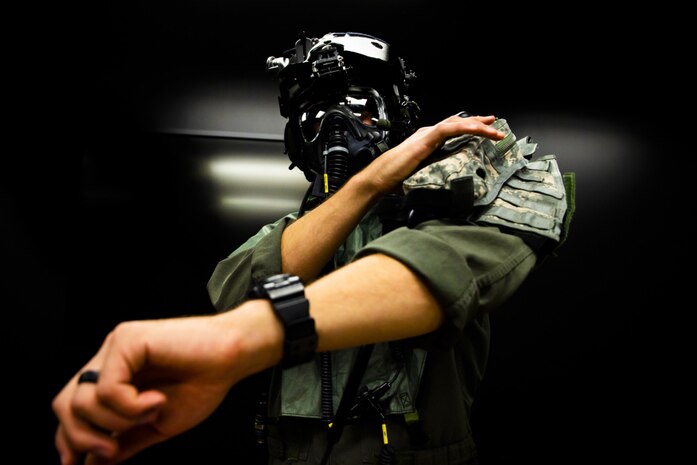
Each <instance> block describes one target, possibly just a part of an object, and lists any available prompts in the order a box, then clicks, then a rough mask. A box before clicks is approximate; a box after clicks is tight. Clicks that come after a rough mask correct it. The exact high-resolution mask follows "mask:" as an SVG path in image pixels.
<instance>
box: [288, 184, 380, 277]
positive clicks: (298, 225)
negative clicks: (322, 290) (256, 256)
mask: <svg viewBox="0 0 697 465" xmlns="http://www.w3.org/2000/svg"><path fill="white" fill-rule="evenodd" d="M366 179H367V178H366V176H365V175H364V174H361V173H359V174H358V175H356V176H353V177H352V178H350V179H349V180H348V181H347V182H346V184H345V185H344V186H343V187H342V188H341V189H339V191H338V192H336V193H335V194H333V195H332V196H331V197H330V198H329V199H327V200H326V201H325V202H324V203H323V204H322V205H320V206H319V207H317V208H315V209H314V210H312V211H310V212H308V213H307V214H305V215H304V216H303V217H301V218H299V219H298V220H297V221H295V222H294V223H293V224H291V225H290V226H288V227H287V228H286V229H285V230H284V231H283V236H282V239H281V263H282V269H283V272H284V273H291V274H295V275H298V276H300V278H302V279H303V281H305V282H306V283H309V282H311V281H312V280H314V279H315V278H316V277H317V276H318V275H319V274H320V272H321V271H322V268H324V266H325V265H326V264H327V262H328V261H329V260H330V259H331V258H332V256H333V255H334V252H336V250H337V249H338V248H339V246H340V245H341V244H342V243H343V242H344V240H346V238H347V237H348V235H349V234H350V233H351V231H352V230H353V229H354V228H355V227H356V225H357V224H358V223H359V222H360V220H361V218H363V216H364V215H365V214H366V213H367V212H368V210H369V209H370V207H371V206H372V205H373V204H374V203H375V201H376V200H377V199H378V197H379V194H378V193H377V191H376V189H374V187H373V186H372V185H371V183H370V182H367V181H366Z"/></svg>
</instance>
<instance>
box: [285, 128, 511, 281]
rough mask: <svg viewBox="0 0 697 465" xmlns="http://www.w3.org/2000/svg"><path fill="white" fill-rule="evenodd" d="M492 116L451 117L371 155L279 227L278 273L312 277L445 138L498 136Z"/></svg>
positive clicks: (310, 278) (306, 277)
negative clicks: (320, 201)
mask: <svg viewBox="0 0 697 465" xmlns="http://www.w3.org/2000/svg"><path fill="white" fill-rule="evenodd" d="M494 120H495V117H493V116H472V117H467V118H462V117H460V116H451V117H450V118H448V119H446V120H443V121H441V122H440V123H438V124H436V125H434V126H429V127H424V128H421V129H419V130H418V131H416V132H415V133H414V134H413V135H412V136H411V137H409V138H407V139H406V140H405V141H404V142H402V143H401V144H400V145H398V146H397V147H394V148H393V149H391V150H388V151H387V152H385V153H384V154H383V155H381V156H380V157H378V158H376V159H375V160H374V161H373V162H372V163H371V164H370V165H368V166H367V167H366V168H365V169H363V170H362V171H360V172H359V173H358V174H356V175H355V176H353V177H352V178H350V179H349V180H348V181H347V182H346V184H345V185H344V186H343V187H342V188H341V189H339V191H338V192H337V193H335V194H334V195H333V196H332V197H330V198H329V199H328V200H327V201H325V202H324V203H323V204H322V205H320V206H319V207H317V208H316V209H314V210H312V211H311V212H309V213H308V214H306V215H305V216H303V217H302V218H300V219H299V220H298V221H296V222H294V223H293V224H291V225H290V226H288V227H287V228H286V229H285V231H284V232H283V237H282V241H281V262H282V269H283V271H284V272H285V273H291V274H296V275H298V276H300V277H301V278H302V279H303V280H304V281H305V282H310V281H312V280H313V279H315V278H316V277H317V276H318V275H319V273H320V272H321V270H322V268H323V267H324V266H325V265H326V263H327V262H328V261H329V260H330V258H331V257H332V255H334V252H336V250H337V249H338V247H339V246H340V245H341V244H342V243H343V242H344V240H345V239H346V237H347V236H348V235H349V233H350V232H351V231H352V230H353V228H355V227H356V225H357V224H358V222H359V221H360V220H361V218H362V217H363V215H365V213H366V212H367V211H368V210H369V209H370V207H371V206H373V205H374V204H375V202H376V201H377V200H379V199H380V198H381V197H382V196H384V195H385V194H387V193H390V192H393V191H395V190H396V189H398V188H399V187H400V185H401V183H402V181H403V180H404V179H406V178H407V177H409V175H411V174H412V173H413V172H414V170H415V169H416V168H417V167H418V166H419V164H420V163H421V162H422V161H423V160H425V159H426V158H427V157H428V156H429V155H430V154H431V153H432V152H433V151H434V150H435V149H437V148H438V147H440V146H441V145H442V144H443V143H444V142H445V141H446V140H447V139H448V138H450V137H454V136H458V135H461V134H473V135H478V136H484V137H489V138H492V139H501V138H503V136H504V134H503V133H502V132H500V131H498V130H496V129H495V128H493V127H491V126H490V124H491V123H493V122H494Z"/></svg>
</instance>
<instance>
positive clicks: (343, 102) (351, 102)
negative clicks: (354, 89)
mask: <svg viewBox="0 0 697 465" xmlns="http://www.w3.org/2000/svg"><path fill="white" fill-rule="evenodd" d="M336 105H339V106H343V107H345V108H347V109H348V110H350V112H351V114H352V115H353V116H354V117H355V118H356V120H357V121H360V122H361V123H362V124H363V125H365V126H366V127H370V128H374V127H375V126H376V125H377V122H378V119H380V118H385V117H386V115H385V110H384V105H383V103H382V99H381V98H380V96H379V95H378V94H377V93H376V92H374V91H373V92H361V93H349V94H348V95H345V96H343V97H342V98H340V99H339V100H333V101H325V102H320V103H317V104H314V105H311V106H309V107H308V108H307V109H306V110H305V111H304V112H303V113H302V114H301V115H300V127H301V128H302V133H303V138H304V139H305V141H306V142H312V141H313V140H314V139H315V138H316V137H317V134H319V131H320V128H321V125H322V120H323V118H324V115H325V114H326V112H327V110H328V109H329V108H330V107H333V106H336Z"/></svg>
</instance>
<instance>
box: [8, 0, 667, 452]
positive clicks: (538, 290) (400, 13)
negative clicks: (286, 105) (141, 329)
mask: <svg viewBox="0 0 697 465" xmlns="http://www.w3.org/2000/svg"><path fill="white" fill-rule="evenodd" d="M133 3H136V2H133ZM142 3H143V2H141V4H134V5H127V4H125V3H123V2H101V3H99V4H97V5H94V4H93V5H90V6H88V7H87V9H86V10H83V11H82V12H81V15H82V16H81V18H82V19H81V20H80V21H76V22H71V23H66V24H75V26H74V27H72V26H71V27H67V26H66V28H65V29H69V30H68V31H65V30H64V32H66V36H67V37H68V38H70V39H74V40H71V41H70V42H69V44H68V45H66V46H65V47H63V46H57V45H56V44H52V43H51V41H50V40H49V41H48V42H44V46H43V47H42V48H41V50H42V53H43V54H42V55H41V56H42V57H43V56H46V59H44V60H42V61H41V65H37V63H36V62H33V64H32V67H31V69H32V70H34V69H37V72H36V73H32V76H33V79H31V80H29V81H28V82H23V83H21V82H20V83H21V84H24V85H25V86H24V87H23V86H19V87H17V88H16V89H22V91H15V93H14V97H15V98H16V100H17V103H18V104H19V106H18V108H20V111H18V112H17V113H16V118H15V122H16V123H17V124H18V125H19V127H20V128H21V129H22V131H21V132H18V133H15V134H13V136H14V139H19V141H20V143H21V149H19V150H14V151H13V155H12V156H11V159H10V162H9V163H8V164H6V165H5V166H6V169H5V170H3V173H2V174H3V185H2V188H3V190H4V195H3V197H2V199H1V200H2V203H0V208H2V214H3V272H4V274H6V275H8V276H10V277H11V279H6V280H3V287H2V291H3V294H5V296H6V302H9V303H10V304H9V305H7V307H6V310H5V312H6V313H7V314H8V316H10V318H8V320H7V325H6V326H5V328H6V331H7V333H6V335H5V336H6V337H4V338H3V344H4V352H5V353H6V354H7V355H8V357H9V358H10V359H12V360H14V361H16V362H19V363H18V365H19V367H18V368H16V369H15V368H13V369H12V370H10V374H11V376H10V378H11V379H13V380H12V383H13V384H14V386H17V387H18V388H19V389H20V391H21V392H22V393H24V394H31V397H29V396H27V397H21V398H20V399H23V400H21V401H20V402H17V403H15V405H13V406H12V407H16V408H10V410H11V411H14V410H16V411H17V413H18V414H19V416H17V417H16V418H17V419H18V423H17V425H20V426H17V428H16V434H17V437H18V439H23V440H26V439H27V437H28V436H30V437H29V444H30V447H31V449H25V450H29V451H31V454H32V455H34V456H35V455H36V454H40V455H41V457H42V462H43V463H58V460H57V456H56V455H55V454H54V452H53V450H52V436H53V431H54V430H55V426H56V425H55V419H54V417H53V415H52V413H51V410H50V400H51V398H52V397H53V396H54V395H55V394H56V393H57V391H58V390H59V389H60V388H61V387H62V385H63V384H64V383H65V382H66V381H67V380H68V379H69V377H70V376H71V375H72V374H73V373H74V372H75V371H76V370H78V369H79V368H80V366H81V365H82V364H83V363H84V362H85V361H86V360H87V358H88V357H89V356H91V355H92V354H93V353H94V351H95V350H96V349H97V348H98V346H99V344H100V342H101V340H102V338H103V337H104V335H105V334H106V332H107V331H108V330H109V329H110V328H112V327H113V326H114V325H115V324H116V323H117V322H119V321H121V320H124V319H137V318H158V317H166V316H170V315H183V314H195V313H206V312H209V311H211V307H210V303H209V301H208V297H207V294H206V291H205V284H206V282H207V280H208V277H209V276H210V273H211V271H212V269H213V267H214V266H215V264H216V263H217V261H218V260H220V259H222V258H224V257H225V256H226V255H227V254H228V253H230V252H231V251H232V250H233V249H234V248H235V247H236V246H237V245H239V244H240V243H241V242H242V241H243V240H244V239H245V238H246V237H248V236H249V235H250V234H251V232H253V231H254V230H255V229H256V228H257V227H258V226H259V225H261V223H259V224H257V222H255V221H252V220H249V219H244V218H232V219H231V218H230V217H229V216H225V215H224V214H221V212H220V210H219V209H216V208H215V205H217V204H218V202H219V198H218V197H217V195H218V194H217V191H216V189H215V186H214V185H213V181H212V180H211V179H210V177H206V175H205V174H201V171H200V169H199V168H200V166H201V163H202V159H203V160H205V159H206V157H210V156H212V155H214V154H216V153H219V152H221V151H222V152H225V151H226V150H228V151H229V150H230V144H234V141H231V140H230V139H226V138H220V137H217V138H211V137H201V136H195V135H192V133H191V131H189V132H187V131H183V134H182V131H178V132H177V131H172V129H173V128H175V129H177V128H178V129H195V130H203V131H204V132H205V131H208V132H209V133H211V132H212V131H238V132H239V131H242V132H244V131H247V132H248V131H254V130H255V128H257V129H256V130H257V131H259V132H260V133H265V134H267V133H272V132H273V131H275V130H277V129H278V128H279V127H280V128H282V123H283V121H282V119H280V116H279V115H278V113H277V111H276V102H275V100H274V99H275V97H274V95H273V83H272V82H271V81H270V80H269V77H268V76H266V75H265V74H264V73H263V67H264V63H265V60H266V57H267V56H269V55H278V54H280V53H282V52H283V51H284V50H285V49H287V48H290V47H291V46H292V45H293V42H294V40H295V38H296V37H297V34H298V31H300V30H306V31H307V32H308V33H309V34H310V35H319V34H323V33H324V32H328V31H331V30H355V31H361V32H367V33H373V34H375V35H378V36H381V37H383V38H385V39H386V40H387V41H388V42H391V43H392V44H393V45H394V46H396V47H398V49H399V50H401V51H402V55H403V56H405V58H407V63H409V64H410V65H411V66H412V67H413V68H414V70H415V71H416V72H417V75H418V76H419V78H420V83H419V87H418V89H417V98H418V101H419V103H420V104H421V106H422V108H423V110H424V120H425V123H427V124H429V123H434V122H436V121H438V120H439V119H441V118H443V117H445V116H447V115H450V114H454V113H456V112H458V111H460V110H463V109H466V110H468V111H470V112H472V113H479V114H496V115H499V116H503V117H506V118H507V119H508V121H509V123H510V124H511V126H512V128H513V130H514V132H516V133H517V134H518V135H520V136H522V135H530V136H533V138H534V139H536V140H537V141H538V142H539V143H540V151H541V152H545V153H555V154H556V155H557V156H558V159H559V162H560V165H561V167H562V170H565V171H575V172H576V173H577V176H578V190H577V202H578V206H577V209H578V210H577V213H576V217H575V220H574V222H573V224H572V229H571V236H570V239H569V241H568V243H567V244H566V245H565V247H564V248H563V249H562V250H561V251H560V254H559V257H558V258H556V259H554V260H551V261H550V262H549V263H548V264H547V265H546V266H545V267H543V268H541V269H540V270H539V272H537V273H536V274H534V275H533V276H531V278H530V280H529V282H528V283H527V285H526V286H524V288H523V289H521V290H520V292H519V293H518V294H517V295H515V296H514V298H513V299H512V300H511V301H510V302H509V303H508V304H507V305H506V306H505V307H504V308H502V309H501V310H500V311H499V312H497V313H496V314H495V315H493V322H494V335H493V344H494V345H493V351H492V355H491V362H490V365H489V371H488V373H487V378H486V382H485V385H484V389H483V391H482V393H481V398H480V399H479V400H478V402H477V404H476V409H475V416H474V418H473V425H474V428H475V433H476V435H477V437H478V440H479V443H480V446H481V450H482V456H483V457H482V458H483V462H485V463H489V464H508V463H520V462H521V461H525V462H527V461H537V462H550V463H551V462H553V461H554V462H555V463H572V462H573V463H577V462H579V463H580V462H581V461H590V460H593V461H595V459H596V458H597V457H603V458H606V459H607V458H609V459H616V460H617V461H618V462H621V463H628V462H629V461H630V460H633V459H635V458H638V457H644V456H646V455H648V454H651V453H653V452H654V451H655V450H658V449H659V447H658V446H657V445H656V444H658V443H659V441H658V438H657V435H658V432H656V431H655V430H654V428H655V426H653V425H654V424H655V423H654V422H655V420H656V413H657V410H658V411H660V410H661V409H660V408H659V409H657V408H655V407H652V406H651V402H648V405H647V400H646V399H647V398H648V399H651V398H652V397H655V396H656V394H657V392H658V391H659V388H660V387H661V386H662V385H663V384H664V383H665V381H664V378H665V376H666V375H665V372H669V371H670V367H672V365H671V363H672V362H670V360H666V359H664V358H662V357H661V355H659V354H662V352H660V351H659V350H658V349H659V348H660V346H661V345H662V344H661V343H659V342H658V341H659V340H662V338H661V339H659V336H657V334H658V333H660V331H659V330H658V329H657V328H656V327H653V325H652V324H649V323H652V319H653V315H654V314H655V312H656V310H657V309H660V308H665V307H667V306H670V302H669V299H667V298H666V297H665V294H664V293H663V291H662V289H663V288H662V283H663V279H664V277H665V273H663V272H662V271H661V270H666V269H669V268H670V264H671V263H673V260H675V259H676V257H675V255H673V254H670V253H668V252H667V246H668V245H669V243H670V242H672V241H670V240H666V239H665V236H664V234H665V233H664V227H665V222H664V221H660V220H659V221H656V220H647V212H652V213H654V215H653V218H655V217H657V216H660V217H662V218H665V215H664V214H661V215H658V214H657V212H663V210H661V209H662V208H663V206H664V205H665V202H660V203H659V202H658V201H657V200H655V199H656V196H655V189H656V184H655V181H653V182H652V179H653V178H652V176H651V175H655V159H656V156H657V154H659V153H663V151H664V150H665V144H664V143H663V141H662V140H661V138H660V137H659V136H658V135H657V134H656V119H655V118H654V117H650V118H649V117H647V115H660V114H664V113H662V110H663V106H662V103H663V102H664V101H665V100H664V98H663V97H664V96H663V95H659V94H655V93H652V92H649V91H647V90H646V89H648V88H649V86H650V84H651V82H652V79H653V77H654V76H655V73H656V69H657V67H655V66H646V60H647V53H646V51H647V50H649V49H650V47H649V45H650V43H651V41H652V37H651V36H650V35H647V34H646V33H645V29H644V28H643V26H642V24H644V23H643V22H642V21H634V22H633V23H632V24H633V26H632V25H629V26H627V23H626V22H623V23H622V24H623V25H624V27H623V28H618V27H617V24H618V22H617V20H618V18H616V17H611V16H610V15H608V14H604V15H603V14H596V13H595V12H596V11H597V10H591V9H588V8H586V7H587V5H575V6H574V5H571V6H570V8H571V9H572V10H573V14H572V15H570V14H569V13H562V12H557V11H552V12H549V11H548V12H547V14H549V15H551V16H547V17H545V19H543V18H542V16H541V12H538V11H532V10H527V9H522V8H521V9H520V11H512V10H509V9H505V8H502V7H500V6H499V5H491V6H490V7H482V5H480V4H477V5H476V6H474V5H470V4H469V3H462V4H458V5H457V6H453V5H452V3H451V4H448V5H445V4H440V2H432V1H429V2H426V1H416V0H414V1H401V2H400V1H389V2H380V3H379V4H377V2H362V1H353V2H332V3H331V4H330V3H329V2H317V1H315V2H305V3H301V2H284V3H283V4H280V5H271V4H269V3H264V4H263V5H262V4H260V5H258V6H239V5H236V4H235V2H229V4H226V3H224V2H147V4H142ZM571 17H573V18H574V19H575V21H571ZM642 18H643V16H642ZM54 26H55V24H54ZM628 27H629V29H628ZM27 56H29V54H28V55H27ZM21 58H22V60H21V62H22V63H27V62H30V63H32V60H31V59H28V58H27V57H26V56H22V57H21ZM39 73H41V74H39ZM37 76H41V77H40V78H39V77H37ZM47 76H51V78H50V79H47ZM18 81H23V79H22V78H21V76H20V77H19V78H18ZM630 81H631V82H633V85H631V86H630V85H628V84H627V83H628V82H630ZM27 84H28V85H27ZM25 88H29V90H28V91H26V92H24V91H23V89H25ZM201 95H205V96H207V97H206V98H203V99H200V98H198V97H200V96H201ZM250 95H252V96H256V97H255V98H249V96H250ZM44 96H46V97H47V98H46V99H44V98H43V97H44ZM25 97H26V98H25ZM197 98H198V99H197ZM221 102H222V103H221ZM231 121H232V122H231ZM252 123H253V124H252ZM230 126H233V127H230ZM48 127H50V128H51V129H56V131H50V130H47V128H48ZM175 132H176V133H175ZM209 135H210V134H209ZM276 142H277V141H276ZM276 146H277V147H278V149H279V154H281V152H282V146H281V145H280V144H278V143H277V144H276ZM293 195H295V194H293ZM669 222H670V221H669ZM659 237H660V238H661V239H660V240H659V239H658V238H659ZM656 241H660V243H661V244H662V250H663V251H664V252H663V253H661V254H654V257H647V254H646V251H647V250H655V249H656ZM656 255H658V256H657V257H656ZM655 259H658V260H661V264H660V266H657V265H655V264H653V262H654V261H655ZM666 259H667V261H664V260H666ZM4 299H5V297H4ZM3 307H5V305H3ZM647 341H648V342H647ZM11 366H12V365H11ZM657 373H661V374H657ZM251 381H253V380H250V382H247V383H242V384H241V385H240V386H238V387H236V388H235V390H233V392H232V395H231V396H230V399H229V400H228V402H226V403H225V405H223V407H222V408H221V410H220V411H219V412H218V413H217V414H216V415H214V417H212V418H211V419H210V420H209V421H207V422H206V423H204V424H203V425H201V426H200V427H198V428H196V429H195V430H193V431H191V432H190V433H186V434H185V435H183V436H182V437H180V438H177V439H175V440H172V441H171V442H169V443H166V444H163V445H160V446H157V447H154V448H152V449H151V450H149V451H148V452H145V453H143V454H142V455H141V456H139V457H136V458H134V459H133V460H132V461H131V463H151V462H153V461H156V462H163V463H165V462H167V463H171V464H175V463H176V464H178V463H182V464H184V463H187V464H188V463H217V462H222V461H227V463H251V461H252V460H253V459H252V458H251V456H250V452H249V451H248V449H247V447H248V446H249V445H250V444H251V440H252V438H251V424H250V423H249V419H250V415H251V413H252V412H251V411H250V408H249V404H248V403H246V402H244V401H242V400H241V399H243V398H244V395H245V394H249V393H250V392H252V391H253V385H252V383H251ZM231 416H237V417H239V418H241V421H240V422H234V421H230V417H231ZM23 431H31V432H32V433H31V434H30V435H27V434H26V433H23ZM660 450H661V451H662V453H666V452H670V451H671V448H670V447H667V448H665V447H660Z"/></svg>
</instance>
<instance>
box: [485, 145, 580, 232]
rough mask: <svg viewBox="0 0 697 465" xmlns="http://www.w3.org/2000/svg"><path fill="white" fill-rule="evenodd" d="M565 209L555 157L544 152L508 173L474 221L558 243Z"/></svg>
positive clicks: (561, 182) (561, 181)
mask: <svg viewBox="0 0 697 465" xmlns="http://www.w3.org/2000/svg"><path fill="white" fill-rule="evenodd" d="M566 211H567V198H566V190H565V189H564V180H563V177H562V174H561V172H560V171H559V166H558V164H557V160H556V157H555V156H554V155H545V156H543V157H540V158H539V159H537V160H535V161H531V162H530V163H528V164H527V165H526V166H524V167H523V168H521V169H520V170H518V171H517V172H516V173H515V174H514V175H513V176H511V178H510V179H508V181H506V183H505V184H504V185H503V187H502V188H501V191H500V192H499V195H498V197H497V198H496V199H494V201H493V202H492V203H491V205H489V206H488V207H487V208H486V209H485V210H484V211H483V212H482V214H481V215H480V216H479V217H478V218H477V222H478V223H488V224H493V225H499V226H506V227H509V228H514V229H519V230H523V231H528V232H533V233H536V234H539V235H541V236H545V237H549V238H550V239H554V240H555V241H557V242H558V241H559V240H560V234H561V229H562V223H563V221H564V215H565V214H566Z"/></svg>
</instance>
